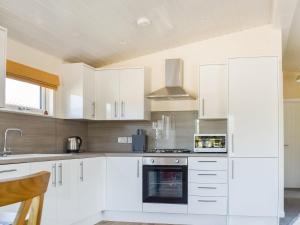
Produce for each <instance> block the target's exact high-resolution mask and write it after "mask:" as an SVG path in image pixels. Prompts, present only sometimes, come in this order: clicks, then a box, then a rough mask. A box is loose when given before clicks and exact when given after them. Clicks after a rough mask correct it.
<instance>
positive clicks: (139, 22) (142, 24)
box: [136, 17, 151, 27]
mask: <svg viewBox="0 0 300 225" xmlns="http://www.w3.org/2000/svg"><path fill="white" fill-rule="evenodd" d="M136 24H137V25H138V26H139V27H146V26H149V25H150V24H151V20H149V19H148V18H147V17H140V18H138V19H137V20H136Z"/></svg>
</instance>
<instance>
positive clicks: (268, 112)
mask: <svg viewBox="0 0 300 225" xmlns="http://www.w3.org/2000/svg"><path fill="white" fill-rule="evenodd" d="M278 74H279V73H278V59H277V57H257V58H235V59H230V60H229V105H228V107H229V115H228V135H229V137H228V139H229V155H230V157H278V138H279V134H278V132H279V130H278V129H279V115H278V113H279V112H278V111H279V87H278V86H279V85H278V80H279V75H278Z"/></svg>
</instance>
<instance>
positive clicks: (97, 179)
mask: <svg viewBox="0 0 300 225" xmlns="http://www.w3.org/2000/svg"><path fill="white" fill-rule="evenodd" d="M105 167H106V161H105V158H87V159H81V160H78V161H77V168H78V172H79V176H78V178H77V180H78V193H77V195H78V198H79V199H78V200H79V204H78V206H79V210H78V216H79V217H80V219H84V218H87V217H89V216H91V215H94V214H96V213H97V212H99V211H101V210H103V209H104V191H105Z"/></svg>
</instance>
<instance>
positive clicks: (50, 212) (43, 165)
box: [30, 161, 58, 225]
mask: <svg viewBox="0 0 300 225" xmlns="http://www.w3.org/2000/svg"><path fill="white" fill-rule="evenodd" d="M41 171H47V172H49V173H50V179H49V184H48V189H47V192H46V194H45V199H44V206H43V214H42V222H41V223H42V224H43V225H53V224H57V222H58V221H57V217H58V216H57V213H58V209H57V201H58V199H57V188H56V187H57V163H56V162H55V161H49V162H35V163H30V173H38V172H41Z"/></svg>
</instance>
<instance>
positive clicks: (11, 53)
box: [7, 39, 62, 75]
mask: <svg viewBox="0 0 300 225" xmlns="http://www.w3.org/2000/svg"><path fill="white" fill-rule="evenodd" d="M7 59H10V60H13V61H16V62H18V63H22V64H25V65H28V66H31V67H34V68H37V69H40V70H43V71H46V72H49V73H54V74H57V75H59V67H60V65H61V63H62V60H61V59H59V58H57V57H55V56H52V55H49V54H47V53H44V52H41V51H39V50H37V49H35V48H32V47H29V46H27V45H24V44H22V43H20V42H17V41H15V40H12V39H8V40H7Z"/></svg>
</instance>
